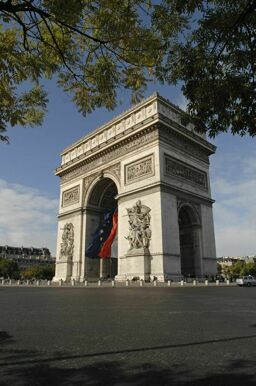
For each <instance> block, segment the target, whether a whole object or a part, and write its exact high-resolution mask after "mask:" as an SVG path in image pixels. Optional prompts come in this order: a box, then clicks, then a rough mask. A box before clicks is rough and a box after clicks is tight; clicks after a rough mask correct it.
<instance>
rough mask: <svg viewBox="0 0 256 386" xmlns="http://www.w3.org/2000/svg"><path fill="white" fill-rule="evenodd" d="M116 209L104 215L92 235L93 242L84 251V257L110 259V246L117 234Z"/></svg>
mask: <svg viewBox="0 0 256 386" xmlns="http://www.w3.org/2000/svg"><path fill="white" fill-rule="evenodd" d="M117 221H118V216H117V209H116V210H115V211H114V213H113V211H111V212H108V213H105V215H104V218H103V221H102V223H101V225H100V227H99V228H98V229H97V231H96V232H95V234H94V237H93V240H92V242H91V243H90V245H89V246H88V248H87V249H86V256H87V257H90V258H96V257H100V258H102V259H108V258H110V257H111V246H112V244H113V241H114V239H115V235H116V232H117Z"/></svg>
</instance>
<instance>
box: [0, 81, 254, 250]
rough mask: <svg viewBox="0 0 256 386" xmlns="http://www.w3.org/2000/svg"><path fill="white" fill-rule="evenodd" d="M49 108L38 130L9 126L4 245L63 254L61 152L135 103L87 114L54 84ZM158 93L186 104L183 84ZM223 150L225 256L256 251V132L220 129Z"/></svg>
mask: <svg viewBox="0 0 256 386" xmlns="http://www.w3.org/2000/svg"><path fill="white" fill-rule="evenodd" d="M46 88H47V91H48V93H49V100H50V102H49V105H48V113H47V115H46V117H45V120H44V123H43V125H42V126H40V127H36V128H22V127H14V128H10V129H9V130H8V133H7V134H8V135H9V138H10V144H9V145H7V144H5V143H1V142H0V164H1V169H0V245H13V246H21V245H22V246H34V247H43V246H44V247H48V248H49V249H50V251H51V252H52V255H53V256H55V251H56V230H57V217H56V216H57V212H58V201H59V178H58V177H56V176H55V175H54V169H55V168H56V167H57V166H59V165H60V153H61V151H62V150H63V149H64V148H65V147H66V146H68V145H70V144H72V143H73V142H75V141H77V140H78V139H79V138H81V137H82V136H84V135H86V134H87V133H89V132H90V131H92V130H93V129H96V128H97V127H98V126H100V125H101V124H103V123H105V122H107V121H108V120H110V119H112V118H113V117H115V116H116V115H118V114H120V113H121V112H123V111H124V110H126V109H127V108H129V107H130V97H129V94H128V93H125V92H122V94H121V95H122V99H121V102H122V104H121V105H120V106H118V107H117V108H116V109H115V110H114V111H111V112H109V111H106V110H105V109H97V110H96V111H95V112H93V113H92V114H90V115H88V116H86V117H83V116H82V115H81V114H80V113H78V111H77V109H76V106H75V105H74V104H73V102H72V101H71V98H70V96H69V95H68V94H65V93H64V92H63V91H62V90H61V89H60V88H58V87H57V86H56V85H55V82H54V80H52V81H49V82H48V83H47V84H46ZM155 91H158V92H159V93H160V94H161V95H162V96H163V97H165V98H168V99H169V100H170V101H171V102H173V103H174V104H176V105H179V106H180V107H181V108H185V107H186V100H185V98H184V96H183V95H182V93H181V91H180V89H179V87H171V86H161V85H159V84H158V83H153V84H151V85H150V86H149V87H148V89H147V91H146V92H145V97H147V96H149V95H151V94H152V93H153V92H155ZM210 141H211V142H212V143H214V144H215V145H216V146H217V152H216V154H215V155H213V156H212V157H211V159H210V175H211V189H212V197H213V198H214V199H215V200H216V202H215V204H214V212H213V213H214V224H215V237H216V248H217V256H247V255H254V254H256V205H255V192H256V162H255V160H256V152H255V142H256V138H254V139H253V138H249V137H239V136H233V135H232V134H230V133H229V134H220V135H218V136H217V137H216V138H215V139H214V140H210Z"/></svg>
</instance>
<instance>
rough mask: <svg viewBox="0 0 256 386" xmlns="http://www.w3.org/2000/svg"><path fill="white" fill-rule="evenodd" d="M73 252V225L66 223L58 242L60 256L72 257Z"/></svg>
mask: <svg viewBox="0 0 256 386" xmlns="http://www.w3.org/2000/svg"><path fill="white" fill-rule="evenodd" d="M73 252H74V225H73V224H72V223H67V224H65V225H64V228H63V233H62V243H61V244H60V258H63V257H67V258H69V259H72V257H73Z"/></svg>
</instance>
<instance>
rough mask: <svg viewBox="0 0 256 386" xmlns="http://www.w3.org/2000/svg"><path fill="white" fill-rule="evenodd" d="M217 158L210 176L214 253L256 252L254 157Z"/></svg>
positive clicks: (221, 254) (248, 253) (230, 254)
mask: <svg viewBox="0 0 256 386" xmlns="http://www.w3.org/2000/svg"><path fill="white" fill-rule="evenodd" d="M220 158H221V160H220V161H219V162H217V164H216V165H215V168H213V169H214V170H213V178H212V188H213V189H212V190H213V197H214V198H215V199H216V203H215V205H214V220H215V235H216V246H217V255H218V256H223V255H229V256H232V255H233V256H239V255H252V254H256V205H255V191H256V175H255V167H254V166H255V161H256V158H255V157H253V156H252V157H250V156H249V155H248V157H246V158H244V157H242V155H240V156H239V155H236V156H235V157H234V156H233V158H232V157H231V156H230V154H226V155H224V154H222V155H221V157H220ZM225 158H226V159H225ZM231 160H232V161H231ZM221 165H223V166H222V167H221Z"/></svg>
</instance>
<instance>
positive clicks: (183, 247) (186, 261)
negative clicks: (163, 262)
mask: <svg viewBox="0 0 256 386" xmlns="http://www.w3.org/2000/svg"><path fill="white" fill-rule="evenodd" d="M199 228H200V223H199V220H198V216H197V215H196V214H195V212H194V210H193V209H192V208H191V207H190V206H189V205H184V206H182V207H181V209H180V211H179V236H180V261H181V274H182V275H183V276H184V277H196V276H200V275H201V264H200V248H199Z"/></svg>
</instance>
